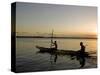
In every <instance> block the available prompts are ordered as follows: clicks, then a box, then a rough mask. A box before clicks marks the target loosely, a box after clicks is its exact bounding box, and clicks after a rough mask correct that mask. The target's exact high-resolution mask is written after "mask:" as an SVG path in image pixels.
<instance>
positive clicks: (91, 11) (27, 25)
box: [16, 3, 97, 36]
mask: <svg viewBox="0 0 100 75" xmlns="http://www.w3.org/2000/svg"><path fill="white" fill-rule="evenodd" d="M52 29H54V33H55V34H59V35H60V34H63V35H64V36H75V35H77V36H82V35H87V36H91V35H96V34H97V8H96V7H89V6H88V7H87V6H71V5H54V4H37V3H17V4H16V32H17V35H34V34H41V35H42V34H49V33H51V32H52Z"/></svg>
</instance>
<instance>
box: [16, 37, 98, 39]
mask: <svg viewBox="0 0 100 75" xmlns="http://www.w3.org/2000/svg"><path fill="white" fill-rule="evenodd" d="M16 38H52V37H44V36H16ZM53 38H57V39H97V38H95V37H92V38H90V37H53Z"/></svg>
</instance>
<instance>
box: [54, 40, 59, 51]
mask: <svg viewBox="0 0 100 75" xmlns="http://www.w3.org/2000/svg"><path fill="white" fill-rule="evenodd" d="M53 46H54V47H53V49H54V50H57V48H58V45H57V41H54V43H53Z"/></svg>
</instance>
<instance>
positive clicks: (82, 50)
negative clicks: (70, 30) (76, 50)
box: [80, 42, 85, 53]
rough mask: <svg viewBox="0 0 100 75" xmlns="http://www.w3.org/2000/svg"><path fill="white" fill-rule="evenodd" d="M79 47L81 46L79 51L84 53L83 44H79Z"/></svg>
mask: <svg viewBox="0 0 100 75" xmlns="http://www.w3.org/2000/svg"><path fill="white" fill-rule="evenodd" d="M80 46H81V49H80V51H81V52H82V53H84V52H85V46H84V45H83V42H80Z"/></svg>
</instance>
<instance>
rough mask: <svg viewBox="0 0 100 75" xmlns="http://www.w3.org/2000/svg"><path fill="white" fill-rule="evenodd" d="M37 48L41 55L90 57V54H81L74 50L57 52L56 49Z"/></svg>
mask: <svg viewBox="0 0 100 75" xmlns="http://www.w3.org/2000/svg"><path fill="white" fill-rule="evenodd" d="M36 48H38V49H39V50H40V51H39V52H40V53H52V54H57V55H73V56H77V55H82V54H83V55H84V56H86V57H87V56H89V53H88V52H85V53H82V54H81V53H80V52H79V51H74V50H55V49H54V48H45V47H39V46H36Z"/></svg>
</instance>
